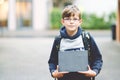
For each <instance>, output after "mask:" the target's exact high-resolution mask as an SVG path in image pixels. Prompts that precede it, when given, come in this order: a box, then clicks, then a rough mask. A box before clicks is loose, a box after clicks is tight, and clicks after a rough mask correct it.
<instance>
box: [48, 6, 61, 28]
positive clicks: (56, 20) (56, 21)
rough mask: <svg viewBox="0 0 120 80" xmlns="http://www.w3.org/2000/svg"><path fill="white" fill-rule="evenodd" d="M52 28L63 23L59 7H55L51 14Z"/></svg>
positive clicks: (58, 26)
mask: <svg viewBox="0 0 120 80" xmlns="http://www.w3.org/2000/svg"><path fill="white" fill-rule="evenodd" d="M50 21H51V28H52V29H59V28H60V27H61V26H62V24H61V10H60V9H58V8H53V10H52V11H51V14H50Z"/></svg>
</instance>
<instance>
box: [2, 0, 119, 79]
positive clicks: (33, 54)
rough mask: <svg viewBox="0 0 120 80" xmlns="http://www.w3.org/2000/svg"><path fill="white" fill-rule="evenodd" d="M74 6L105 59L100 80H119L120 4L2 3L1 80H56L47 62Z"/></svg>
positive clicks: (95, 0)
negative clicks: (64, 14)
mask: <svg viewBox="0 0 120 80" xmlns="http://www.w3.org/2000/svg"><path fill="white" fill-rule="evenodd" d="M70 4H75V5H77V6H78V7H79V9H80V11H81V13H82V19H83V23H82V24H81V26H82V28H83V29H85V30H87V31H89V32H90V33H91V35H93V37H94V39H95V41H96V42H97V44H98V46H99V48H100V51H101V53H102V55H103V60H104V64H103V69H102V71H101V73H100V75H98V76H97V77H96V80H105V79H106V80H119V75H120V69H119V67H120V64H119V57H120V54H119V52H120V0H0V80H54V79H53V78H52V77H51V75H50V73H49V69H48V63H47V61H48V59H49V55H50V51H51V48H52V44H53V40H54V37H55V36H56V35H58V34H59V29H60V28H61V26H62V24H61V23H60V20H61V11H62V10H63V8H64V7H65V6H67V5H70Z"/></svg>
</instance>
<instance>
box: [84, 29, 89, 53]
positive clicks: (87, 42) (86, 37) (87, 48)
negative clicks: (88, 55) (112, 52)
mask: <svg viewBox="0 0 120 80" xmlns="http://www.w3.org/2000/svg"><path fill="white" fill-rule="evenodd" d="M82 38H83V44H84V46H85V50H88V51H90V33H89V32H86V31H84V30H83V31H82Z"/></svg>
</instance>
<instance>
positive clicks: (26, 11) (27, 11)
mask: <svg viewBox="0 0 120 80" xmlns="http://www.w3.org/2000/svg"><path fill="white" fill-rule="evenodd" d="M16 16H17V17H16V18H17V29H21V28H30V27H32V0H16Z"/></svg>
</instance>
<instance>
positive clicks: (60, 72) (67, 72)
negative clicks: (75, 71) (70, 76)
mask: <svg viewBox="0 0 120 80" xmlns="http://www.w3.org/2000/svg"><path fill="white" fill-rule="evenodd" d="M60 73H62V74H67V73H69V72H60Z"/></svg>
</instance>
